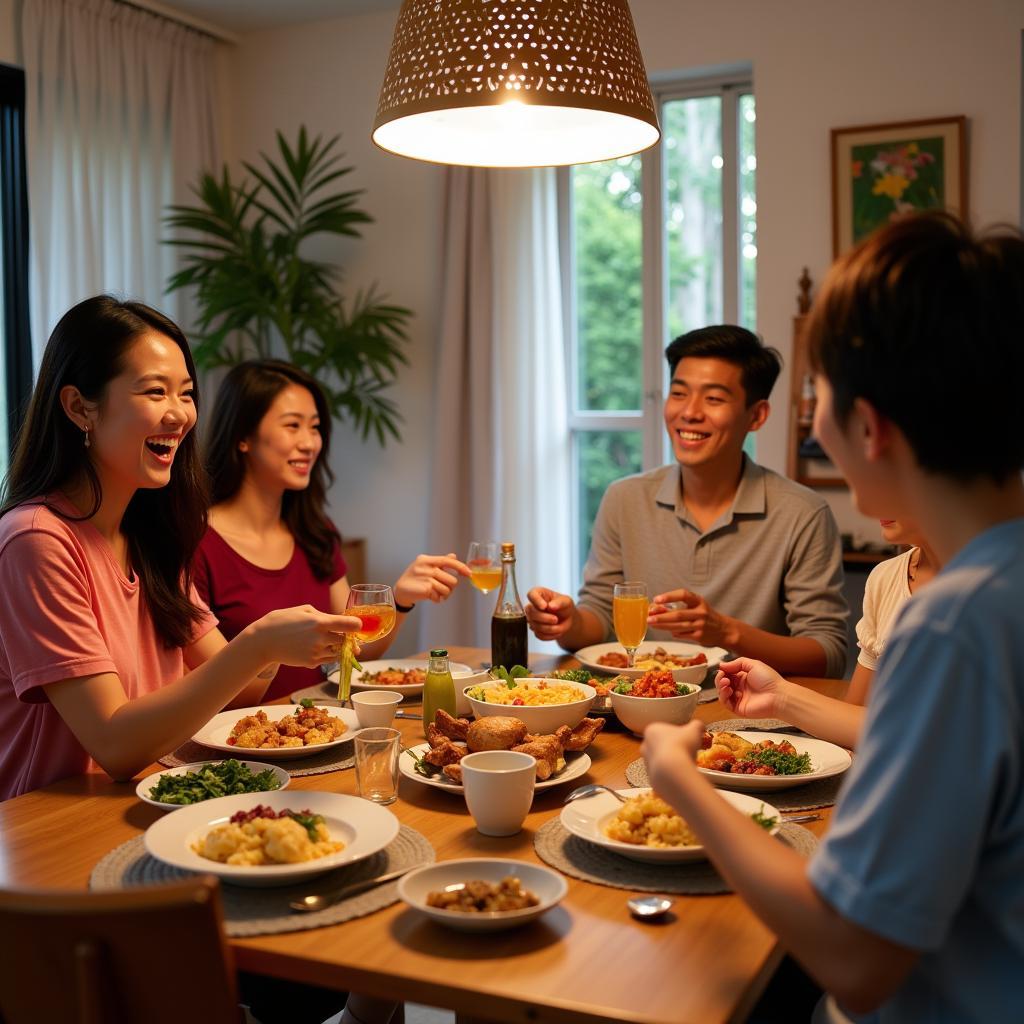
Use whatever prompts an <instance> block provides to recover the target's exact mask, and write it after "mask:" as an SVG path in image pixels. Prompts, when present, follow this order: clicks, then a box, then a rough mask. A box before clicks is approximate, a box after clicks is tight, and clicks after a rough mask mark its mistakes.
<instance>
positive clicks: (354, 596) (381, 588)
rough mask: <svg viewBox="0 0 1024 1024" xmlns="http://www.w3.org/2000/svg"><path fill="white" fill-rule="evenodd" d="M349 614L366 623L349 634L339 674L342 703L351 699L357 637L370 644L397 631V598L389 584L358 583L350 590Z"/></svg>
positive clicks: (360, 640) (343, 645)
mask: <svg viewBox="0 0 1024 1024" xmlns="http://www.w3.org/2000/svg"><path fill="white" fill-rule="evenodd" d="M345 610H346V612H347V613H348V614H349V615H354V616H355V617H356V618H358V619H359V621H360V622H361V623H362V628H360V629H357V630H355V631H354V632H352V633H346V634H345V640H344V643H343V644H342V648H341V666H340V668H339V672H338V700H343V701H344V700H348V696H349V690H350V688H351V683H352V664H353V661H354V660H355V659H354V655H353V652H352V640H353V638H354V639H356V640H358V641H359V642H360V643H361V644H368V643H371V642H372V641H374V640H379V639H380V638H381V637H382V636H387V635H388V633H390V632H391V630H393V629H394V628H395V595H394V593H393V592H392V590H391V588H390V587H389V586H388V585H387V584H386V583H356V584H353V585H352V586H351V587H349V590H348V601H347V602H346V608H345Z"/></svg>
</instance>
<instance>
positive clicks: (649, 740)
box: [640, 721, 704, 794]
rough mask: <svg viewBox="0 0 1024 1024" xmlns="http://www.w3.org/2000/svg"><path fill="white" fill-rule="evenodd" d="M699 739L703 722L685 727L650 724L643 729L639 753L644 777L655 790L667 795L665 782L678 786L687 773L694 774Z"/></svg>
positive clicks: (694, 722)
mask: <svg viewBox="0 0 1024 1024" xmlns="http://www.w3.org/2000/svg"><path fill="white" fill-rule="evenodd" d="M703 736H704V723H703V722H698V721H693V722H687V724H686V725H668V724H666V723H665V722H652V723H651V724H650V725H649V726H647V728H646V729H645V730H644V741H643V743H641V744H640V754H641V755H642V756H643V759H644V761H646V762H647V776H648V778H649V779H650V781H651V785H652V786H653V787H654V788H655V789H657V790H659V792H661V793H663V794H664V793H669V792H671V787H670V785H668V784H669V783H671V784H672V785H678V784H679V782H680V781H681V780H682V778H685V776H686V774H687V773H688V772H690V771H693V772H694V773H695V771H696V769H695V766H696V760H697V751H698V750H700V748H701V739H702V737H703Z"/></svg>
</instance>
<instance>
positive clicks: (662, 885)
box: [533, 818, 818, 896]
mask: <svg viewBox="0 0 1024 1024" xmlns="http://www.w3.org/2000/svg"><path fill="white" fill-rule="evenodd" d="M777 838H778V839H779V840H781V841H782V842H784V843H785V844H786V845H787V846H791V847H792V848H793V849H794V850H796V851H797V853H799V854H801V855H803V856H804V857H809V856H810V855H811V854H812V853H813V852H814V851H815V849H816V848H817V846H818V839H817V837H816V836H815V835H814V834H813V833H812V832H808V831H807V829H805V828H803V827H802V826H800V825H790V824H785V825H782V826H781V827H780V828H779V831H778V833H777ZM533 848H534V849H535V850H536V851H537V856H538V857H540V859H541V860H542V861H544V863H545V864H549V865H550V866H551V867H553V868H555V869H556V870H558V871H561V872H562V873H563V874H566V875H571V876H572V877H573V878H580V879H582V880H583V881H584V882H596V883H597V884H598V885H607V886H610V887H611V888H613V889H630V890H632V891H634V892H664V893H675V894H678V895H681V896H711V895H718V894H721V893H727V892H732V889H731V888H730V887H729V886H728V885H727V884H726V883H725V881H724V880H723V879H722V876H721V875H720V874H719V873H718V872H717V871H716V870H715V869H714V868H713V867H712V866H711V863H710V862H709V861H706V860H698V861H690V862H687V863H682V864H646V863H641V862H640V861H636V860H629V859H628V858H626V857H620V856H619V855H618V854H617V853H612V852H611V851H609V850H605V849H603V848H602V847H600V846H597V845H596V844H595V843H588V842H587V841H586V840H585V839H580V838H579V836H574V835H573V834H572V833H571V832H569V831H567V830H566V828H565V826H564V825H563V824H562V823H561V821H559V819H558V818H552V819H551V821H549V822H547V824H545V825H542V826H541V827H540V828H539V829H538V830H537V834H536V835H535V836H534V839H533Z"/></svg>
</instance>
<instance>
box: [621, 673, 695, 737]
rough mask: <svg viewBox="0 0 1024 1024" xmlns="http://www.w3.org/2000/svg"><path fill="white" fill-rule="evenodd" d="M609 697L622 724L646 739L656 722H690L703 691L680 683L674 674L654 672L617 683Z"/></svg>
mask: <svg viewBox="0 0 1024 1024" xmlns="http://www.w3.org/2000/svg"><path fill="white" fill-rule="evenodd" d="M608 695H609V697H610V698H611V702H612V710H613V711H614V712H615V715H616V717H617V718H618V719H619V721H620V722H622V724H623V725H624V726H625V727H626V728H627V729H629V731H630V732H632V733H633V734H634V735H637V736H642V735H643V731H644V729H646V728H647V726H649V725H650V724H651V723H652V722H668V723H669V724H670V725H683V724H685V723H686V722H688V721H689V720H690V719H691V718H692V717H693V711H694V708H696V706H697V701H698V700H699V699H700V687H699V686H693V685H689V684H687V683H677V682H676V681H675V679H674V678H673V677H672V673H671V672H669V671H667V670H664V669H652V670H650V671H648V672H645V673H644V674H643V675H642V676H640V678H639V679H627V678H625V677H623V678H621V679H618V680H616V682H615V685H614V686H612V687H611V689H610V690H609V692H608Z"/></svg>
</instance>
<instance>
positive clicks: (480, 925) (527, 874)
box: [398, 857, 569, 932]
mask: <svg viewBox="0 0 1024 1024" xmlns="http://www.w3.org/2000/svg"><path fill="white" fill-rule="evenodd" d="M509 875H514V876H515V877H516V878H518V879H519V880H520V881H521V882H522V885H523V888H524V889H526V890H527V891H529V892H532V893H533V894H534V895H535V896H536V897H537V899H538V900H539V901H540V902H539V904H538V905H537V906H535V907H527V908H526V909H525V910H505V911H495V912H492V913H477V914H473V913H466V912H464V911H460V910H442V909H441V908H440V907H431V906H428V905H427V894H428V893H430V892H437V891H439V890H443V889H444V888H445V887H446V886H449V885H458V884H459V883H462V882H475V881H482V882H489V883H491V884H492V885H496V884H498V883H499V882H500V881H501V880H502V879H503V878H507V877H508V876H509ZM568 891H569V886H568V885H567V884H566V881H565V879H564V878H563V877H562V876H561V875H560V874H558V873H557V872H555V871H552V870H551V869H550V868H546V867H542V866H541V865H539V864H530V863H528V862H526V861H522V860H502V859H500V858H496V857H466V858H464V859H461V860H446V861H442V862H441V863H439V864H430V865H428V866H427V867H423V868H418V869H417V870H416V871H411V872H410V873H409V874H407V875H404V876H403V877H402V879H401V881H400V882H399V883H398V895H399V896H400V897H401V898H402V899H403V900H404V901H405V902H406V903H408V904H409V906H410V907H412V908H413V910H417V911H419V912H420V913H421V914H426V916H427V917H429V918H431V919H432V920H434V921H437V922H438V924H443V925H445V926H447V927H448V928H455V929H456V930H458V931H463V932H496V931H502V930H504V929H506V928H517V927H519V926H520V925H523V924H528V923H529V922H530V921H534V920H536V919H537V918H538V917H540V916H541V914H543V913H544V912H545V911H548V910H550V909H551V908H552V907H554V906H557V905H558V904H559V903H560V902H561V901H562V899H563V898H564V896H565V894H566V893H567V892H568Z"/></svg>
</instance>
